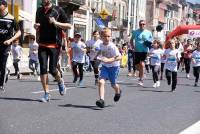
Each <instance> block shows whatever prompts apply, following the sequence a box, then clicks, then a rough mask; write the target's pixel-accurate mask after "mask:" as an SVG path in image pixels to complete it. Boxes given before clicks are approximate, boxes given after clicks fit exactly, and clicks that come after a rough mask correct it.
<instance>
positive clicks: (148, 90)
mask: <svg viewBox="0 0 200 134" xmlns="http://www.w3.org/2000/svg"><path fill="white" fill-rule="evenodd" d="M139 91H145V92H159V93H162V92H171V91H161V90H145V89H142V90H139Z"/></svg>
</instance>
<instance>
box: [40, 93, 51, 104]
mask: <svg viewBox="0 0 200 134" xmlns="http://www.w3.org/2000/svg"><path fill="white" fill-rule="evenodd" d="M50 97H51V95H50V94H49V93H45V94H44V96H43V97H42V98H41V99H40V102H44V103H45V102H49V101H50Z"/></svg>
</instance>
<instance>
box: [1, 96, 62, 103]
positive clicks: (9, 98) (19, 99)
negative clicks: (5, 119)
mask: <svg viewBox="0 0 200 134" xmlns="http://www.w3.org/2000/svg"><path fill="white" fill-rule="evenodd" d="M0 100H14V101H36V102H41V101H40V100H39V99H28V98H14V97H13V98H11V97H0ZM51 100H61V99H51Z"/></svg>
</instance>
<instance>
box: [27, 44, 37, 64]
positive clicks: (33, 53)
mask: <svg viewBox="0 0 200 134" xmlns="http://www.w3.org/2000/svg"><path fill="white" fill-rule="evenodd" d="M38 47H39V45H38V43H36V42H34V43H29V58H30V59H31V60H34V61H38Z"/></svg>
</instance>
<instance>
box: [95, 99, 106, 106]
mask: <svg viewBox="0 0 200 134" xmlns="http://www.w3.org/2000/svg"><path fill="white" fill-rule="evenodd" d="M96 105H97V107H100V108H104V107H105V102H104V100H102V99H100V100H97V101H96Z"/></svg>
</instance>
